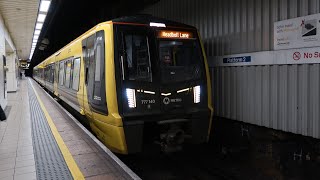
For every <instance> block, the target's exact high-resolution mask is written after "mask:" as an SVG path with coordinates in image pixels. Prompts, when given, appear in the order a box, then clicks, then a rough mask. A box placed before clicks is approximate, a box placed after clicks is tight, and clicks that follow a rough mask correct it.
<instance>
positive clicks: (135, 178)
mask: <svg viewBox="0 0 320 180" xmlns="http://www.w3.org/2000/svg"><path fill="white" fill-rule="evenodd" d="M41 90H42V89H41ZM43 92H44V93H46V94H47V96H48V97H49V98H50V99H51V100H52V101H53V102H54V103H55V104H56V105H57V106H58V107H59V108H60V109H61V110H62V111H63V112H65V113H66V115H68V116H69V117H70V119H72V120H73V121H74V122H75V123H76V124H77V125H78V126H79V128H81V129H82V130H83V131H84V132H85V133H86V134H87V135H88V136H89V137H90V138H91V139H92V140H93V141H94V142H95V143H96V144H97V145H98V146H99V147H100V148H101V149H102V150H103V151H104V152H105V153H106V154H108V156H110V157H111V159H113V160H114V161H115V162H116V163H117V164H118V165H119V166H120V167H121V168H122V169H123V170H124V171H125V172H126V173H128V174H129V176H130V177H131V178H132V179H134V180H141V178H140V177H139V176H138V175H137V174H136V173H134V172H133V171H132V170H131V169H130V168H129V167H128V166H127V165H126V164H124V163H123V162H122V161H121V160H120V159H119V158H118V157H117V156H116V155H114V154H113V153H112V151H110V150H109V149H108V148H107V147H106V146H105V145H104V144H103V143H102V142H101V141H99V140H98V139H97V138H96V137H95V136H94V135H93V134H92V133H91V132H90V131H88V130H87V129H86V128H85V127H84V126H83V125H82V124H81V123H80V122H79V121H78V120H77V119H76V118H75V117H73V115H72V114H70V113H69V112H68V111H67V110H66V109H64V108H63V107H62V106H61V105H60V104H59V103H58V102H57V101H56V100H55V99H54V98H53V97H51V95H50V94H49V93H48V92H46V91H43Z"/></svg>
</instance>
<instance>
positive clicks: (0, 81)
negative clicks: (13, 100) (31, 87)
mask: <svg viewBox="0 0 320 180" xmlns="http://www.w3.org/2000/svg"><path fill="white" fill-rule="evenodd" d="M6 41H7V45H9V46H10V48H11V49H12V51H13V52H14V53H13V54H11V56H12V57H11V58H10V57H9V58H7V65H8V64H10V62H9V61H14V59H15V58H16V54H15V52H16V51H15V50H16V48H15V46H14V44H13V42H12V39H11V37H10V34H9V33H8V30H7V28H6V26H5V24H4V21H3V18H2V17H1V15H0V105H1V107H2V108H3V109H4V108H5V107H6V106H7V98H6V97H7V91H5V89H4V68H3V60H2V59H3V58H2V57H3V55H4V56H6V51H5V49H6V48H5V46H6ZM12 67H14V70H13V69H11V70H9V71H11V72H13V73H15V70H16V69H15V66H12ZM8 80H10V81H14V79H13V78H11V79H8V73H7V81H8ZM11 83H12V82H11ZM7 84H8V83H7ZM14 84H16V82H14Z"/></svg>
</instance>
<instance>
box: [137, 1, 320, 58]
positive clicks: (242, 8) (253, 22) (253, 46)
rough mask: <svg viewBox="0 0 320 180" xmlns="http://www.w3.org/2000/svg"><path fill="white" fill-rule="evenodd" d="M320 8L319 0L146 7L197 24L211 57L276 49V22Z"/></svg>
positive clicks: (172, 3) (149, 11) (169, 3)
mask: <svg viewBox="0 0 320 180" xmlns="http://www.w3.org/2000/svg"><path fill="white" fill-rule="evenodd" d="M319 12H320V1H319V0H160V1H159V2H158V3H157V4H154V5H152V6H149V7H147V8H146V9H144V10H143V11H142V13H146V14H152V15H155V16H158V17H163V18H167V19H171V20H175V21H179V22H183V23H186V24H189V25H193V26H195V27H197V28H198V30H199V32H200V34H201V37H202V40H203V42H204V46H205V49H206V53H207V56H208V57H209V59H210V57H213V56H223V55H229V54H239V53H248V52H257V51H268V50H273V23H274V22H276V21H281V20H285V19H291V18H295V17H300V16H306V15H310V14H315V13H319Z"/></svg>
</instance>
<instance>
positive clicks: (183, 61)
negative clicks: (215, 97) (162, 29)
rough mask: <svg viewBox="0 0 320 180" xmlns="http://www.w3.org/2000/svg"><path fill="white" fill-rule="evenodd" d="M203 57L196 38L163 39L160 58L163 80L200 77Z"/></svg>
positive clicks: (171, 80)
mask: <svg viewBox="0 0 320 180" xmlns="http://www.w3.org/2000/svg"><path fill="white" fill-rule="evenodd" d="M202 57H203V56H202V53H201V49H200V46H199V43H198V42H197V41H196V40H161V41H160V42H159V59H160V65H161V70H162V81H163V82H178V81H186V80H192V79H198V78H200V77H201V74H202V72H201V66H203V65H202V62H203V61H202ZM173 75H174V76H173Z"/></svg>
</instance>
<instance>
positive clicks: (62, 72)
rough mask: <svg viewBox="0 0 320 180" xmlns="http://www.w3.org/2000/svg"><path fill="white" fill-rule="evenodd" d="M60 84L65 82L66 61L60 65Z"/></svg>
mask: <svg viewBox="0 0 320 180" xmlns="http://www.w3.org/2000/svg"><path fill="white" fill-rule="evenodd" d="M59 84H60V86H63V84H64V62H60V67H59Z"/></svg>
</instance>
